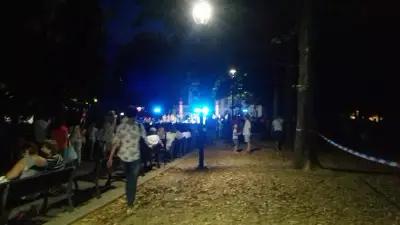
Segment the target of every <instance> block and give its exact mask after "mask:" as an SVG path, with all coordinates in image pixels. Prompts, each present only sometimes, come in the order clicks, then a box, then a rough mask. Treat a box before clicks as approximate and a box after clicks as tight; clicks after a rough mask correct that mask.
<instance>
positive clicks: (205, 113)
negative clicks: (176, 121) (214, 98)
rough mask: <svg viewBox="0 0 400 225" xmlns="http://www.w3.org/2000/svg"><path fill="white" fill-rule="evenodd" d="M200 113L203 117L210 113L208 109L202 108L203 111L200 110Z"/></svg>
mask: <svg viewBox="0 0 400 225" xmlns="http://www.w3.org/2000/svg"><path fill="white" fill-rule="evenodd" d="M201 112H202V113H203V114H204V115H207V114H208V113H209V112H210V109H209V108H208V107H203V109H202V110H201Z"/></svg>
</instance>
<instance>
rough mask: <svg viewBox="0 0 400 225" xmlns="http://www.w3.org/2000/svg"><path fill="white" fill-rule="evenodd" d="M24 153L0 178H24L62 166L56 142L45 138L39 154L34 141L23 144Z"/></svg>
mask: <svg viewBox="0 0 400 225" xmlns="http://www.w3.org/2000/svg"><path fill="white" fill-rule="evenodd" d="M23 149H24V154H23V158H22V159H20V160H19V161H18V162H17V163H16V164H15V165H14V166H13V167H12V169H11V170H10V171H8V172H7V173H6V175H5V176H4V177H1V178H0V180H2V181H3V182H5V181H8V180H13V179H17V178H25V177H29V176H33V175H36V174H38V173H40V172H41V171H45V170H57V169H62V168H63V167H64V160H63V158H62V156H61V155H60V154H58V151H57V143H56V142H55V141H53V140H46V141H45V142H44V143H43V147H42V148H41V155H43V156H41V155H39V152H38V147H37V146H36V145H35V144H34V143H30V142H28V143H26V144H24V146H23Z"/></svg>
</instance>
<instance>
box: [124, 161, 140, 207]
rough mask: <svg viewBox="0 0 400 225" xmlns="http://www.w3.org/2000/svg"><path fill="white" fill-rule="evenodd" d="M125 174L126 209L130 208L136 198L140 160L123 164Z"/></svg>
mask: <svg viewBox="0 0 400 225" xmlns="http://www.w3.org/2000/svg"><path fill="white" fill-rule="evenodd" d="M124 164H125V173H126V179H127V181H126V199H127V205H128V207H132V206H133V203H134V202H135V198H136V186H137V178H138V175H139V171H140V160H136V161H133V162H124Z"/></svg>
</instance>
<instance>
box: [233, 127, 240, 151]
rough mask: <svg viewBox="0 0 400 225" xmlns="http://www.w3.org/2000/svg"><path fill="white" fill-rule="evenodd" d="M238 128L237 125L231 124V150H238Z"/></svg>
mask: <svg viewBox="0 0 400 225" xmlns="http://www.w3.org/2000/svg"><path fill="white" fill-rule="evenodd" d="M239 134H240V133H239V130H238V125H237V124H235V125H233V132H232V140H233V145H234V147H233V151H234V152H238V148H239Z"/></svg>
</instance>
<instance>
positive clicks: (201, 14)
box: [192, 0, 212, 25]
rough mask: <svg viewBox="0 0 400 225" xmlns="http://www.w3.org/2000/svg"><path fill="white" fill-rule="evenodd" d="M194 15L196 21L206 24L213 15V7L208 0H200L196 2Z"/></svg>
mask: <svg viewBox="0 0 400 225" xmlns="http://www.w3.org/2000/svg"><path fill="white" fill-rule="evenodd" d="M192 15H193V19H194V22H196V23H197V24H201V25H206V24H208V22H209V21H210V19H211V16H212V7H211V5H210V4H209V3H208V2H207V1H205V0H200V1H199V2H197V3H195V5H194V7H193V11H192Z"/></svg>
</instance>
